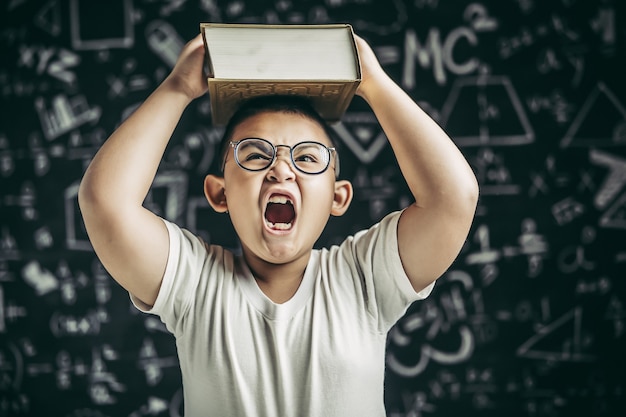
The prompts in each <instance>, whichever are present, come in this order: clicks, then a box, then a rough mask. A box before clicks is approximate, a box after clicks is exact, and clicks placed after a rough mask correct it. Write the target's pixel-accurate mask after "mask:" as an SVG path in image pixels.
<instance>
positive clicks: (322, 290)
mask: <svg viewBox="0 0 626 417" xmlns="http://www.w3.org/2000/svg"><path fill="white" fill-rule="evenodd" d="M399 217H400V212H396V213H392V214H390V215H389V216H387V217H386V218H385V219H383V220H382V221H381V222H380V223H379V224H377V225H374V226H373V227H372V228H370V229H368V230H365V231H362V232H359V233H357V234H356V235H355V236H353V237H349V238H347V239H346V240H345V241H344V242H343V243H342V244H341V245H339V246H333V247H331V248H329V249H323V250H314V251H313V252H312V254H311V258H310V260H309V263H308V266H307V268H306V272H305V275H304V278H303V280H302V283H301V284H300V287H299V288H298V290H297V292H296V294H295V295H294V296H293V297H292V298H291V299H290V300H288V301H287V302H285V303H283V304H276V303H274V302H272V301H271V300H270V299H269V298H268V297H267V296H265V294H264V293H263V292H262V291H261V290H260V288H259V287H258V285H257V283H256V281H255V279H254V277H253V276H252V274H251V272H250V270H249V269H248V267H247V265H246V263H245V262H244V261H243V258H241V257H240V256H235V255H233V254H232V253H231V252H229V251H227V250H225V249H223V248H221V247H219V246H214V245H207V244H206V243H205V242H203V241H202V240H201V239H200V238H199V237H197V236H195V235H193V234H192V233H190V232H189V231H187V230H184V229H181V228H179V227H177V226H175V225H174V224H172V223H170V222H167V221H165V224H166V225H167V228H168V231H169V235H170V251H169V257H168V261H167V267H166V271H165V275H164V278H163V283H162V285H161V289H160V291H159V294H158V297H157V300H156V302H155V304H154V307H153V308H152V309H150V310H146V309H145V306H141V305H140V303H139V302H138V301H137V300H134V302H135V305H136V306H137V308H139V309H140V310H142V311H145V312H149V313H153V314H156V315H158V316H159V317H160V318H161V320H162V321H163V322H164V323H165V325H166V326H167V328H168V330H169V331H171V332H172V333H173V334H174V336H175V337H176V346H177V349H178V356H179V361H180V366H181V372H182V378H183V393H184V409H185V415H186V416H187V417H210V416H216V417H229V416H233V417H243V416H255V417H256V416H258V417H290V416H294V417H307V416H310V417H317V416H319V417H334V416H336V417H349V416H359V417H383V416H385V409H384V401H383V383H384V369H385V368H384V367H385V344H386V336H387V332H388V331H389V329H390V328H391V326H393V325H394V323H395V322H396V321H397V320H398V319H399V318H400V317H402V315H403V314H404V313H405V312H406V309H407V308H408V307H409V305H410V304H411V303H412V302H413V301H415V300H418V299H423V298H425V297H427V296H428V294H430V292H431V290H432V287H433V285H434V284H431V285H430V286H429V287H427V288H426V289H424V290H422V291H421V292H420V293H416V292H415V291H414V290H413V288H412V287H411V285H410V283H409V280H408V278H407V276H406V274H405V272H404V270H403V268H402V264H401V262H400V257H399V255H398V245H397V230H396V229H397V223H398V219H399Z"/></svg>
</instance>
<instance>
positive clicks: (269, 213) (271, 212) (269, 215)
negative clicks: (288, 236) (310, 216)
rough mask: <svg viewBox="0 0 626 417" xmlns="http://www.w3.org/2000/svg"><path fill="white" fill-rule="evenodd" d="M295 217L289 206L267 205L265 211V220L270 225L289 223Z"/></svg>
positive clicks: (291, 207)
mask: <svg viewBox="0 0 626 417" xmlns="http://www.w3.org/2000/svg"><path fill="white" fill-rule="evenodd" d="M294 216H295V213H294V211H293V206H292V205H291V204H277V203H269V204H268V205H267V209H266V210H265V218H266V219H267V221H268V222H270V223H274V224H276V223H291V221H292V220H293V218H294Z"/></svg>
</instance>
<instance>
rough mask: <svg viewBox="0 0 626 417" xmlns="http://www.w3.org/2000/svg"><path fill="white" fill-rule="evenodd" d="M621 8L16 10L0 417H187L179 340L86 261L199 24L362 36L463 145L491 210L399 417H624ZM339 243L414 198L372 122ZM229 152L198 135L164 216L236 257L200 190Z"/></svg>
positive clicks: (417, 331) (461, 263)
mask: <svg viewBox="0 0 626 417" xmlns="http://www.w3.org/2000/svg"><path fill="white" fill-rule="evenodd" d="M625 7H626V3H624V2H623V1H622V0H544V1H539V0H482V1H470V0H447V1H444V0H305V1H293V0H276V1H260V0H256V1H251V0H250V1H243V0H230V1H223V0H202V1H195V2H192V1H187V0H109V1H92V0H6V1H3V2H2V4H1V5H0V22H1V26H0V57H1V58H0V103H1V108H2V110H1V111H0V416H72V417H79V416H129V417H139V416H171V417H176V416H180V415H181V414H182V410H183V404H182V395H181V388H180V373H179V368H178V363H177V357H176V350H175V346H174V341H173V338H172V336H171V335H170V334H168V333H167V332H166V331H165V329H164V327H163V325H162V324H161V322H160V321H159V320H158V319H157V318H155V317H151V316H147V315H143V314H140V313H138V312H137V311H136V310H135V309H134V308H132V307H131V305H130V302H129V298H128V295H127V294H126V293H125V292H124V291H123V290H122V289H121V288H120V287H119V286H118V285H117V284H116V283H115V282H114V281H113V280H112V279H111V278H110V276H108V275H107V273H106V272H105V271H104V270H103V268H102V266H101V265H100V264H99V262H98V260H97V258H96V257H95V256H94V253H93V251H92V249H91V246H90V244H89V242H88V241H87V237H86V233H85V231H84V227H83V225H82V223H81V219H80V215H79V213H78V206H77V201H76V195H77V187H78V183H79V181H80V178H81V176H82V173H83V172H84V169H85V168H86V166H87V164H88V162H89V161H90V159H91V157H92V156H93V155H94V153H95V152H96V150H97V149H98V148H99V146H100V145H101V144H102V142H103V141H104V140H105V139H106V138H107V137H108V135H109V134H110V133H111V132H112V131H113V130H114V129H115V127H116V126H118V125H119V123H120V122H121V121H123V120H124V119H125V117H127V116H128V115H129V114H130V113H131V112H132V111H133V110H134V109H135V108H136V106H138V105H139V104H140V103H141V102H142V100H144V99H145V98H146V97H147V95H148V94H149V93H150V92H151V91H152V89H154V88H155V87H156V86H157V85H158V83H159V82H160V81H161V80H162V79H163V78H164V77H165V76H166V74H167V73H168V71H169V70H170V69H171V67H172V66H173V63H174V62H175V59H176V57H177V54H178V52H179V51H180V49H181V47H182V45H183V44H184V43H185V42H186V41H187V40H189V39H191V38H192V37H193V36H194V35H195V34H197V33H198V25H199V23H200V22H208V21H213V22H255V23H344V22H345V23H351V24H352V25H353V26H354V28H355V31H356V32H357V33H359V34H360V35H362V36H363V37H365V38H366V39H367V40H369V41H370V43H371V44H372V46H373V47H374V49H375V51H376V53H377V55H378V57H379V59H380V60H381V62H382V64H383V66H384V67H385V69H386V70H387V71H388V73H389V74H390V75H391V76H392V77H393V78H394V79H395V80H396V81H397V82H398V83H399V84H400V85H402V86H403V87H404V88H405V90H406V91H407V92H408V93H409V94H410V95H411V96H412V97H413V98H414V99H415V100H416V101H417V102H418V103H419V104H420V105H421V106H422V107H423V108H424V109H425V110H426V111H427V112H428V113H429V114H430V115H431V116H432V117H433V118H434V119H435V120H437V121H438V122H439V123H440V124H441V125H442V126H444V128H445V129H446V130H447V131H448V132H449V133H450V135H451V136H452V138H453V139H454V140H455V142H456V143H457V145H458V146H459V147H460V149H461V150H462V152H463V153H464V154H465V155H466V157H467V158H468V160H469V161H470V163H471V165H472V168H473V169H474V170H475V172H476V175H477V177H478V179H479V182H480V185H481V198H480V203H479V207H478V212H477V215H476V220H475V222H474V225H473V227H472V230H471V233H470V236H469V238H468V240H467V242H466V245H465V246H464V248H463V250H462V252H461V254H460V255H459V257H458V259H457V260H456V262H455V263H454V264H453V265H452V267H451V268H450V270H449V271H448V272H447V273H446V274H445V275H444V276H442V277H441V278H440V280H439V282H438V283H437V286H436V288H435V290H434V292H433V294H432V295H431V296H430V297H429V298H428V299H427V300H426V301H423V302H417V303H415V304H414V305H412V306H411V307H410V309H409V311H408V312H407V314H406V315H405V316H404V317H403V318H402V319H401V320H400V321H399V322H398V323H397V325H396V326H395V327H394V328H393V329H392V331H391V332H390V334H389V337H388V351H387V373H386V392H385V402H386V407H387V412H388V415H389V416H391V417H409V416H410V417H418V416H428V417H436V416H481V417H483V416H498V417H500V416H527V417H543V416H546V417H554V416H568V417H571V416H585V417H586V416H616V417H617V416H625V415H626V400H625V398H626V392H625V391H626V386H625V384H626V365H625V363H626V361H625V360H624V353H625V352H626V107H625V106H626V81H625V80H624V78H625V75H626V45H625V41H626V26H625V25H624V22H625V21H626V11H625ZM335 129H336V132H337V134H338V136H339V137H340V139H341V141H340V144H339V147H340V151H341V154H342V171H343V174H344V175H345V176H346V177H348V178H351V179H352V180H353V183H354V185H355V190H356V191H355V201H354V202H353V205H352V207H351V209H350V210H349V212H348V214H347V215H345V216H343V217H341V218H336V219H332V220H331V222H330V224H329V227H328V228H327V230H326V231H325V232H324V234H323V235H322V237H321V239H320V241H319V243H318V244H319V245H328V244H332V243H336V242H339V241H340V240H342V239H343V238H344V237H345V236H346V235H348V234H351V233H354V232H355V231H357V230H359V229H361V228H364V227H368V226H369V225H371V224H373V223H374V222H376V221H377V220H379V219H380V218H381V217H382V216H383V215H384V214H386V213H387V212H389V211H392V210H396V209H399V208H403V207H406V206H407V205H408V204H410V203H411V195H410V193H409V192H408V189H407V187H406V185H405V183H404V180H403V179H402V177H401V175H400V173H399V170H398V168H397V165H396V164H395V161H394V158H393V155H392V152H391V150H390V148H389V146H388V144H387V141H386V138H385V136H384V134H383V132H382V131H381V129H380V127H379V126H378V124H377V123H376V120H375V119H374V117H373V115H372V113H371V112H370V111H369V109H368V108H367V106H365V105H364V104H363V103H362V102H359V101H358V99H355V101H354V102H353V103H352V105H351V107H350V108H349V109H348V112H347V114H346V115H345V117H344V119H343V120H342V122H341V123H339V124H338V125H336V126H335ZM220 134H221V131H220V130H219V128H215V127H213V126H211V123H210V114H209V103H208V99H207V98H206V97H205V98H201V99H199V100H197V101H196V102H194V103H193V104H192V105H191V106H190V107H189V108H188V109H187V111H186V113H185V114H184V116H183V118H182V120H181V122H180V125H179V126H178V128H177V130H176V132H175V134H174V137H173V138H172V141H171V143H170V146H169V147H168V149H167V152H166V155H165V157H164V160H163V163H162V165H161V167H160V169H159V173H158V175H157V178H156V180H155V183H154V186H153V188H152V190H151V192H150V195H149V197H148V199H147V201H146V204H147V205H148V206H149V207H150V208H152V209H153V210H154V211H156V212H157V213H159V214H161V215H163V216H164V217H166V218H168V219H170V220H173V221H176V222H178V223H179V224H181V225H183V226H185V227H188V228H190V229H192V230H193V231H195V232H197V233H198V234H200V235H202V236H203V237H204V238H205V239H206V240H207V241H209V242H214V243H220V244H223V245H226V246H235V245H236V240H235V238H234V236H233V231H232V227H231V226H230V225H229V224H224V222H223V221H222V222H220V223H221V226H220V227H219V228H212V229H210V230H209V228H208V225H209V224H210V223H212V222H214V220H215V219H217V218H218V219H220V220H221V219H223V218H222V217H215V216H216V214H214V213H212V211H211V210H210V208H209V207H208V204H207V203H206V201H205V199H204V197H203V195H202V179H203V177H204V174H205V173H206V172H208V171H209V170H210V169H211V168H212V167H213V165H214V163H215V158H214V156H215V147H216V142H217V141H218V140H219V137H220Z"/></svg>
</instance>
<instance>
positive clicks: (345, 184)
mask: <svg viewBox="0 0 626 417" xmlns="http://www.w3.org/2000/svg"><path fill="white" fill-rule="evenodd" d="M352 194H353V191H352V183H350V181H346V180H341V181H335V197H334V199H333V207H332V209H331V211H330V214H332V215H333V216H342V215H343V214H344V213H345V212H346V210H348V207H350V202H351V201H352Z"/></svg>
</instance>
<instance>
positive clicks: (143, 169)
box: [78, 36, 206, 306]
mask: <svg viewBox="0 0 626 417" xmlns="http://www.w3.org/2000/svg"><path fill="white" fill-rule="evenodd" d="M203 59H204V48H203V44H202V38H201V37H200V36H197V37H196V38H194V39H193V40H192V41H190V42H189V43H188V44H187V45H186V46H185V48H184V49H183V50H182V52H181V54H180V57H179V59H178V62H177V64H176V66H175V67H174V69H173V70H172V72H171V73H170V75H169V76H168V77H167V78H166V79H165V80H164V81H163V82H162V83H161V84H160V85H159V87H157V89H156V90H155V91H154V92H153V93H152V94H151V95H150V96H149V97H148V98H147V100H146V101H145V102H144V103H143V104H142V105H141V106H140V107H139V108H138V109H137V110H136V111H135V112H134V113H133V114H132V115H131V116H130V117H129V118H128V119H127V120H126V121H124V123H123V124H122V125H121V126H120V127H119V128H118V129H117V130H116V131H115V132H114V133H113V134H112V135H111V136H110V137H109V138H108V139H107V141H106V142H105V143H104V144H103V146H102V147H101V148H100V149H99V151H98V152H97V154H96V155H95V157H94V159H93V160H92V161H91V163H90V165H89V167H88V168H87V171H86V172H85V175H84V177H83V179H82V181H81V184H80V190H79V194H78V201H79V205H80V209H81V213H82V216H83V220H84V223H85V226H86V228H87V233H88V235H89V239H90V241H91V243H92V245H93V247H94V250H95V252H96V254H97V256H98V258H99V259H100V261H101V262H102V264H103V265H104V267H105V268H106V269H107V271H108V272H109V273H110V274H111V276H112V277H113V278H114V279H115V280H116V281H117V282H118V283H120V285H122V287H124V288H125V289H126V290H128V291H129V292H130V293H131V294H133V295H134V296H135V297H136V298H138V299H139V300H140V301H142V302H143V303H145V304H146V305H148V306H152V305H153V304H154V301H155V300H156V296H157V294H158V291H159V288H160V285H161V280H162V278H163V273H164V271H165V266H166V263H167V255H168V234H167V229H166V228H165V225H164V224H163V222H162V221H161V220H160V219H159V218H158V217H157V216H156V215H154V214H153V213H152V212H150V211H148V210H147V209H145V208H144V207H143V205H142V204H143V201H144V199H145V198H146V195H147V193H148V190H149V189H150V186H151V185H152V182H153V180H154V177H155V175H156V172H157V168H158V166H159V163H160V161H161V158H162V157H163V153H164V152H165V147H166V146H167V143H168V141H169V139H170V137H171V135H172V133H173V131H174V128H175V127H176V125H177V123H178V121H179V119H180V117H181V115H182V113H183V111H184V110H185V108H186V107H187V105H188V104H189V103H190V102H191V101H192V100H193V99H194V98H196V97H198V96H200V95H202V94H204V93H205V91H206V79H205V78H204V76H203V73H202V65H203Z"/></svg>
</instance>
